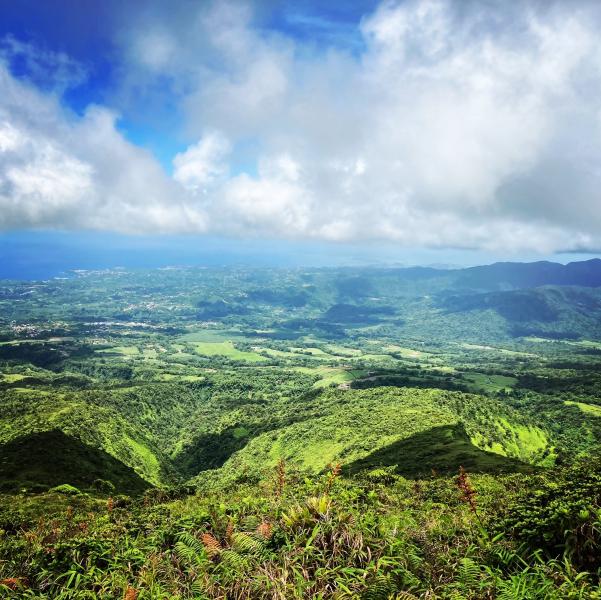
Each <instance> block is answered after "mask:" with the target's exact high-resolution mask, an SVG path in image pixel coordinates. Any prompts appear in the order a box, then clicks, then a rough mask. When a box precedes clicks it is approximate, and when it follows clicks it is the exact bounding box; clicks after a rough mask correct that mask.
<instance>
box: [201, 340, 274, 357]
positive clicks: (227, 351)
mask: <svg viewBox="0 0 601 600" xmlns="http://www.w3.org/2000/svg"><path fill="white" fill-rule="evenodd" d="M192 346H193V347H194V350H195V351H196V352H197V353H198V354H201V355H203V356H225V357H227V358H231V359H232V360H242V361H247V362H263V361H265V360H267V359H266V358H265V357H264V356H261V355H260V354H257V353H256V352H243V351H241V350H238V349H237V348H236V347H235V346H234V344H233V342H231V341H226V342H195V343H193V344H192Z"/></svg>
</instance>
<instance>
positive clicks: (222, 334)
mask: <svg viewBox="0 0 601 600" xmlns="http://www.w3.org/2000/svg"><path fill="white" fill-rule="evenodd" d="M233 337H236V338H240V339H241V338H244V336H243V335H242V334H241V333H240V332H239V331H236V330H231V329H200V330H199V331H193V332H190V333H186V334H185V335H182V336H180V337H178V340H179V341H181V342H210V343H218V342H226V341H228V340H231V339H232V338H233Z"/></svg>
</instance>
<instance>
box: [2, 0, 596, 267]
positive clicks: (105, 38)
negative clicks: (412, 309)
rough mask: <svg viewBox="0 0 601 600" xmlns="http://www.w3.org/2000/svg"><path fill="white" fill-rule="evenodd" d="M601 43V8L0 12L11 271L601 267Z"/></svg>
mask: <svg viewBox="0 0 601 600" xmlns="http://www.w3.org/2000/svg"><path fill="white" fill-rule="evenodd" d="M600 27H601V4H600V3H599V2H595V1H592V0H590V1H589V0H569V1H567V0H564V1H554V0H544V1H543V0H540V1H539V0H516V1H515V2H505V1H503V0H456V1H454V0H419V1H418V0H397V1H388V0H384V1H383V2H367V1H363V0H358V1H354V2H348V1H344V2H343V1H339V2H337V1H332V2H327V3H324V2H318V1H316V0H309V1H303V2H293V1H292V0H282V1H281V2H277V1H276V0H265V1H262V2H261V1H257V2H251V1H248V2H244V1H235V0H233V1H230V0H220V1H216V2H211V1H203V0H200V1H199V0H197V1H192V0H170V1H166V0H164V1H160V2H159V1H156V0H146V1H145V2H143V3H142V2H137V1H134V0H129V1H123V0H120V1H116V0H104V1H103V2H97V1H94V0H53V2H40V1H39V0H20V1H19V2H14V1H12V0H0V250H1V251H2V253H3V254H4V258H5V260H4V261H3V262H4V264H5V271H6V263H7V262H8V261H9V260H10V261H11V264H12V267H11V269H12V271H15V270H16V269H17V268H18V265H19V264H25V263H27V262H28V261H29V262H31V263H33V262H35V260H36V253H37V255H38V257H40V258H39V260H40V261H42V258H41V254H44V252H46V255H47V256H46V257H45V258H46V259H47V258H48V252H50V254H51V253H52V252H53V251H54V252H55V253H58V254H60V252H59V251H58V250H57V248H58V247H59V246H60V248H63V247H67V248H69V249H70V250H69V251H68V252H66V254H65V256H66V255H69V254H70V255H72V257H71V258H64V261H63V262H65V264H66V265H67V264H68V263H69V260H71V261H72V262H73V266H78V265H76V264H75V263H76V262H77V261H78V260H79V263H81V262H82V261H83V256H84V255H86V252H88V253H91V254H90V255H94V256H96V258H97V260H96V262H99V261H100V262H103V263H106V262H111V261H115V260H117V258H110V256H112V255H110V253H108V250H107V249H108V248H109V247H113V248H117V247H118V248H121V250H122V252H123V253H125V254H128V253H131V252H134V253H136V252H137V255H138V256H144V254H145V253H147V257H148V261H149V262H151V263H152V261H153V260H155V259H152V260H151V259H150V257H151V256H153V254H152V251H151V248H160V250H158V251H157V253H158V254H157V256H163V257H165V256H172V257H173V258H174V259H178V260H181V261H183V262H186V260H188V261H193V262H194V261H200V262H202V261H206V260H212V259H210V257H211V256H214V257H215V256H216V257H219V256H223V257H225V256H235V257H236V259H235V260H241V259H244V257H245V256H246V257H254V258H253V259H252V260H255V259H256V260H258V261H259V262H261V261H262V260H267V261H268V259H269V257H270V256H271V257H272V259H273V261H274V262H278V260H280V259H282V257H284V256H290V257H293V258H291V259H290V260H291V261H292V262H295V263H298V262H299V261H301V260H302V257H303V256H306V257H309V258H307V260H308V261H309V262H315V261H317V262H322V263H327V262H328V260H329V259H328V257H332V259H331V260H332V262H333V263H336V264H338V263H349V264H350V263H354V262H356V261H357V257H358V256H359V257H361V256H362V257H363V258H364V260H367V261H373V262H382V261H383V262H407V263H416V262H421V263H423V262H430V263H445V264H446V263H457V264H468V263H475V262H482V261H491V260H494V259H497V258H503V259H515V260H530V259H536V258H546V257H551V258H557V259H559V260H563V259H566V260H568V259H569V257H586V256H594V255H598V253H599V251H600V249H601V197H600V195H599V194H600V192H599V190H601V38H600V37H599V36H598V33H597V32H598V31H599V28H600ZM86 244H87V250H86V251H85V252H84V251H81V252H78V251H77V249H78V248H84V247H86ZM60 248H59V250H60ZM44 249H45V250H44ZM103 250H105V251H107V254H106V256H105V257H104V258H103V259H102V260H100V258H99V257H101V254H102V252H103ZM186 253H187V254H186ZM78 255H79V256H78ZM73 257H75V258H73ZM186 257H187V258H186ZM260 257H263V258H260ZM310 257H312V258H310ZM566 257H567V258H566ZM101 258H102V257H101ZM132 260H133V259H132ZM136 260H137V259H136ZM232 260H233V259H232ZM249 260H250V258H249ZM42 262H43V261H42ZM84 262H85V261H84ZM93 262H94V261H93V260H92V261H91V263H93ZM155 262H156V260H155ZM79 263H78V264H79ZM40 264H41V262H40ZM61 264H62V263H61ZM1 274H2V269H1V268H0V275H1Z"/></svg>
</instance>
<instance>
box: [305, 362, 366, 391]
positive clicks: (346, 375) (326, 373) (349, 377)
mask: <svg viewBox="0 0 601 600" xmlns="http://www.w3.org/2000/svg"><path fill="white" fill-rule="evenodd" d="M309 371H311V369H310V370H309ZM313 371H319V372H320V376H321V379H319V380H318V381H316V382H315V383H314V384H313V387H314V388H324V387H328V386H329V385H332V384H336V385H340V384H342V383H349V382H351V381H353V380H354V379H357V378H358V377H363V376H364V375H365V374H366V371H362V370H359V369H354V370H351V369H339V368H336V367H331V368H330V367H322V368H321V369H313Z"/></svg>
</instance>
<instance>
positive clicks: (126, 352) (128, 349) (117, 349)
mask: <svg viewBox="0 0 601 600" xmlns="http://www.w3.org/2000/svg"><path fill="white" fill-rule="evenodd" d="M96 352H99V353H101V354H118V355H121V356H138V355H139V354H140V351H139V350H138V348H137V346H113V347H111V348H102V349H101V350H96Z"/></svg>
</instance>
